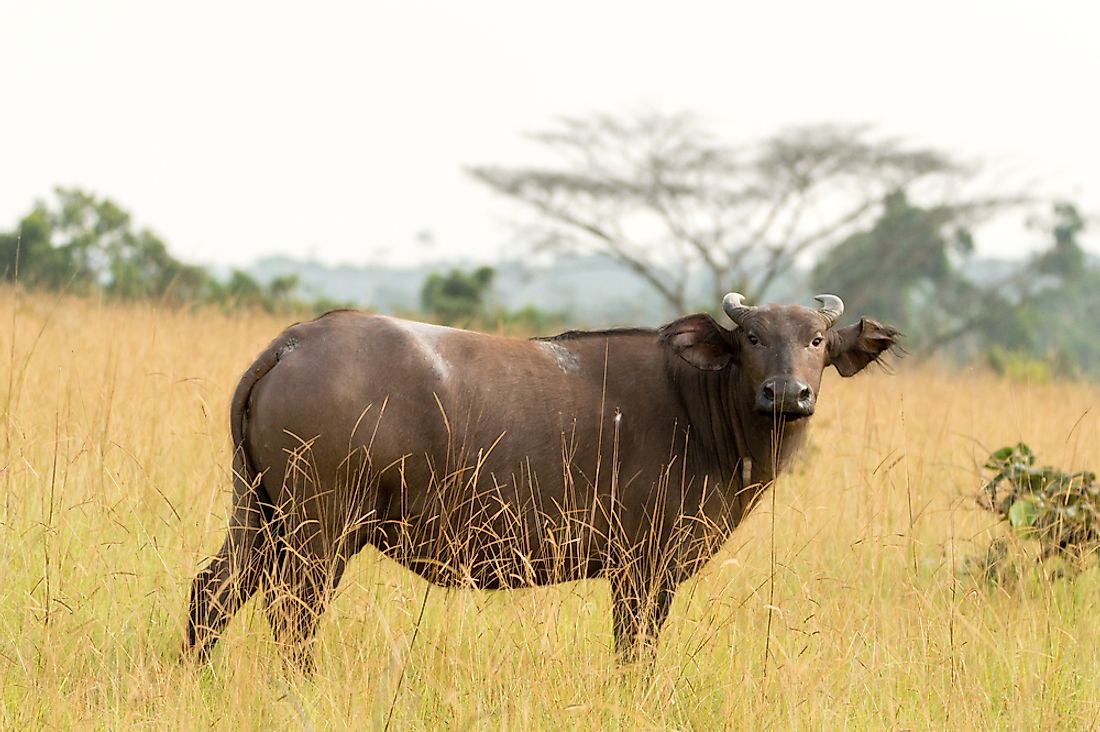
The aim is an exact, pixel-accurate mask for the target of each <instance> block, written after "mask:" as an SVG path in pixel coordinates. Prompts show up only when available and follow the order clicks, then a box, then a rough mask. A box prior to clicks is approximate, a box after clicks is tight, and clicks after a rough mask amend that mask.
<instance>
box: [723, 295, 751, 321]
mask: <svg viewBox="0 0 1100 732" xmlns="http://www.w3.org/2000/svg"><path fill="white" fill-rule="evenodd" d="M744 300H745V296H744V295H742V294H741V293H740V292H731V293H729V294H728V295H726V296H725V297H724V298H722V309H723V310H725V311H726V315H728V316H730V320H732V321H733V322H735V323H737V324H738V325H741V321H742V320H744V319H745V316H746V315H748V314H749V313H751V312H752V306H751V305H744V304H743V303H744Z"/></svg>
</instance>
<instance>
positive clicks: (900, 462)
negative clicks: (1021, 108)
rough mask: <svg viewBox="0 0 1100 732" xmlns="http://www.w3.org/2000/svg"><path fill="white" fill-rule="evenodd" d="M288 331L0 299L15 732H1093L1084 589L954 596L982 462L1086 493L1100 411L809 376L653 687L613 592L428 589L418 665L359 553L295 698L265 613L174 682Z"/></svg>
mask: <svg viewBox="0 0 1100 732" xmlns="http://www.w3.org/2000/svg"><path fill="white" fill-rule="evenodd" d="M286 324H287V323H286V322H285V320H284V319H283V318H279V317H274V316H269V315H261V314H247V315H242V314H236V315H224V314H221V313H219V312H214V311H204V312H199V313H189V312H185V311H177V310H167V309H158V308H156V307H154V306H149V305H128V306H120V305H105V304H100V303H96V302H89V301H81V300H71V299H60V300H58V299H55V298H48V297H44V296H33V295H27V294H17V293H15V292H14V291H12V290H11V289H7V290H0V409H2V410H3V415H4V416H3V419H4V424H3V427H4V434H3V439H2V441H0V496H2V498H0V568H2V570H0V571H2V572H3V575H2V578H0V725H2V726H3V727H4V728H7V729H27V728H31V729H36V728H72V727H90V728H99V729H121V728H127V729H128V728H135V727H147V728H153V729H197V728H208V727H217V728H222V729H254V728H263V729H282V728H287V729H297V728H306V729H318V730H320V729H343V728H353V727H354V728H363V727H374V726H383V725H385V723H386V721H387V720H389V721H390V722H391V728H393V729H438V728H441V727H462V728H467V727H474V728H507V729H529V728H548V729H558V728H563V727H566V728H599V729H716V728H731V729H746V728H752V729H781V730H786V729H903V728H913V729H929V728H949V729H993V728H997V729H1003V728H1012V729H1061V728H1064V729H1080V728H1089V727H1094V726H1095V725H1096V724H1097V721H1096V720H1097V719H1100V659H1098V653H1100V650H1098V649H1100V616H1098V613H1097V612H1096V608H1097V607H1098V605H1100V603H1098V602H1097V601H1098V599H1100V582H1098V578H1097V574H1098V573H1097V571H1096V570H1090V571H1087V572H1085V573H1083V574H1082V575H1080V577H1079V578H1078V579H1077V580H1076V581H1074V582H1068V581H1051V580H1048V579H1046V578H1045V577H1046V575H1045V573H1043V572H1035V573H1034V574H1035V577H1036V579H1035V580H1034V581H1033V582H1030V583H1025V584H1024V585H1023V586H1021V587H1019V588H1017V589H1015V590H1013V591H1012V592H1008V591H1005V590H1002V589H989V588H987V587H986V586H984V585H981V584H980V583H976V582H975V581H973V580H971V579H968V578H967V577H966V576H964V575H962V574H961V573H960V572H959V567H960V565H961V559H962V557H963V556H965V555H967V554H971V553H974V552H976V551H978V550H980V549H981V548H982V547H984V545H985V544H986V543H988V541H989V539H990V538H991V537H992V536H993V535H995V534H996V533H998V532H1000V531H1001V527H1000V526H999V525H997V523H996V521H995V519H994V517H993V516H992V515H990V514H987V513H984V512H982V511H980V510H979V509H977V508H976V506H975V505H974V502H973V500H972V495H973V493H974V492H975V490H976V489H977V487H978V486H979V484H980V483H979V481H980V478H979V476H978V466H980V464H981V463H982V461H983V460H984V458H985V456H986V455H987V454H988V452H989V451H990V450H992V449H993V448H996V447H999V446H1001V445H1003V444H1008V443H1013V442H1016V441H1018V440H1024V441H1026V442H1028V443H1030V444H1031V445H1032V446H1033V447H1034V448H1035V449H1036V451H1037V452H1038V453H1039V455H1040V457H1041V458H1042V459H1043V460H1044V461H1046V462H1051V463H1054V464H1058V465H1062V466H1065V467H1067V468H1074V469H1078V468H1083V467H1093V468H1097V467H1100V442H1098V439H1097V437H1098V434H1097V433H1098V430H1100V409H1097V408H1096V407H1097V406H1098V404H1100V392H1098V391H1097V389H1096V388H1095V387H1094V386H1092V385H1090V384H1079V383H1053V384H1034V385H1033V384H1029V383H1026V382H1020V381H1009V380H1006V379H1002V378H999V377H995V376H992V375H990V374H989V373H986V372H984V371H981V370H962V371H949V370H944V369H938V368H934V367H929V366H917V365H916V364H914V363H912V362H910V363H906V362H902V363H901V364H899V365H898V367H897V369H896V373H894V374H888V373H884V372H875V373H868V374H864V375H860V376H859V377H856V378H853V379H848V380H842V379H840V378H839V377H837V376H836V375H835V374H832V373H831V372H830V374H829V375H827V377H826V381H825V384H824V386H823V388H822V392H823V394H822V399H821V405H820V408H819V413H818V415H817V416H816V417H815V418H814V420H815V422H814V425H813V428H812V430H813V431H812V438H811V441H810V443H809V445H808V447H807V450H806V451H805V453H804V456H803V458H802V459H800V460H799V462H798V464H797V465H796V466H795V469H794V470H793V471H792V472H791V473H789V474H787V475H785V476H784V477H783V478H782V479H781V480H780V482H779V483H778V485H777V486H776V489H775V492H774V494H769V496H767V497H766V498H765V500H764V502H763V504H762V505H761V506H760V507H759V509H758V510H757V511H756V512H755V513H754V514H753V516H752V517H751V518H750V519H749V520H748V521H747V522H746V523H745V524H744V525H743V526H742V527H741V528H740V529H739V530H738V531H737V532H736V533H735V534H734V536H733V538H732V539H731V540H730V542H729V543H728V545H727V546H726V548H725V549H724V550H723V551H722V552H721V553H720V554H719V555H718V557H716V558H715V559H714V560H713V561H712V562H711V563H710V564H709V565H708V566H707V567H706V569H705V570H704V571H703V572H702V573H701V574H700V575H699V576H698V577H697V578H696V579H694V580H692V581H690V582H688V583H687V584H686V585H684V586H683V587H682V588H681V589H680V592H679V593H678V595H677V599H676V603H675V605H674V608H673V611H672V615H671V617H670V619H669V622H668V624H667V625H666V626H665V632H664V634H663V636H662V639H661V645H660V650H659V653H658V657H657V660H656V662H655V666H654V668H653V669H652V673H650V674H648V675H647V674H644V673H640V672H639V671H638V670H636V669H635V670H630V669H628V670H620V669H617V668H616V667H615V664H614V661H613V655H612V653H611V651H610V646H611V628H610V601H609V593H608V588H607V586H606V584H605V583H603V582H598V581H593V582H586V583H574V584H568V585H560V586H557V587H552V588H548V589H538V590H520V591H512V592H500V593H492V592H478V591H471V590H463V591H446V590H441V589H438V588H434V589H432V590H431V591H430V592H429V593H428V596H427V601H426V612H425V614H424V617H423V620H422V622H421V624H420V630H419V633H417V634H415V638H414V629H415V628H416V621H417V616H418V614H419V612H420V608H421V605H422V603H423V602H424V600H425V591H426V587H427V585H426V584H425V583H424V582H423V581H422V580H420V579H418V578H417V577H415V576H413V575H411V574H410V573H409V572H408V571H406V570H404V569H403V568H401V567H399V566H398V565H396V564H395V563H393V562H391V561H389V560H386V559H383V558H381V557H380V556H379V555H378V554H377V553H376V552H374V551H373V550H366V551H364V552H363V553H362V554H360V555H359V557H358V558H357V559H356V560H355V561H354V562H353V564H352V566H351V568H350V569H349V570H348V573H347V575H346V576H345V579H344V581H343V583H342V585H341V586H340V589H339V592H338V596H337V598H336V599H335V601H334V603H333V605H332V607H331V609H330V610H329V612H328V613H327V615H326V616H325V618H324V619H323V621H322V624H321V631H320V640H319V645H318V648H317V660H318V666H317V671H316V673H315V675H314V676H313V677H311V678H303V677H301V676H298V675H295V674H290V673H287V672H285V671H284V670H283V668H282V665H281V664H280V662H279V660H278V655H277V653H276V649H275V648H274V645H273V642H272V640H271V636H270V633H269V632H268V630H267V627H266V621H265V619H264V616H263V613H262V612H261V611H260V609H259V608H258V607H257V606H256V604H255V603H252V604H250V605H249V606H248V607H246V609H245V611H244V612H242V613H241V614H240V615H239V616H238V618H237V619H236V620H234V622H233V624H232V625H231V626H230V629H229V632H228V633H227V634H226V636H225V637H224V638H223V640H222V643H221V644H220V645H219V647H218V649H217V651H216V652H215V656H214V660H213V662H212V663H211V665H210V666H208V667H203V668H194V667H191V666H189V665H186V664H181V663H180V661H179V659H178V650H179V645H180V640H181V638H182V635H183V628H184V616H185V604H186V600H187V593H188V590H189V586H190V583H191V580H192V578H193V576H194V574H195V571H196V569H197V568H198V567H200V566H201V565H202V564H203V563H204V562H205V560H206V557H207V556H208V554H209V553H211V552H213V551H214V550H216V548H217V547H218V545H219V544H220V542H221V540H222V537H223V532H224V527H225V522H226V512H227V509H228V506H229V490H230V479H229V472H228V471H229V460H228V458H229V453H230V446H229V435H228V428H227V404H228V398H229V395H230V393H231V391H232V388H233V386H234V385H235V383H236V379H237V377H238V375H239V374H240V372H241V371H242V370H243V369H244V368H245V367H246V366H247V365H248V364H249V363H250V362H251V360H252V358H253V357H254V356H255V354H256V353H257V352H258V351H259V350H260V349H261V348H262V347H264V346H265V345H266V344H267V343H268V341H269V340H270V339H271V338H272V337H274V335H275V334H277V333H278V332H279V330H281V328H282V327H283V326H284V325H286ZM773 497H774V501H773ZM773 547H774V548H773ZM769 617H770V621H771V622H770V639H768V637H769V631H768V628H769ZM765 647H767V648H768V653H769V657H768V658H767V661H766V662H765ZM391 707H392V718H391Z"/></svg>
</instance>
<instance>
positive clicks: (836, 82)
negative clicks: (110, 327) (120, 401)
mask: <svg viewBox="0 0 1100 732" xmlns="http://www.w3.org/2000/svg"><path fill="white" fill-rule="evenodd" d="M1098 29H1100V5H1098V4H1096V3H1090V2H1051V1H1049V0H1048V1H1045V2H1035V3H1024V2H1013V1H1012V0H999V1H994V2H986V1H976V0H968V1H967V2H959V1H958V0H953V1H951V2H938V1H936V2H924V3H904V4H903V3H890V2H881V1H876V2H849V1H840V0H833V1H831V2H771V3H762V2H714V3H702V2H687V1H685V0H680V1H678V2H675V3H672V2H668V3H662V4H646V3H642V2H639V0H634V1H633V2H607V1H605V0H600V1H599V2H597V1H596V0H585V1H583V2H573V1H571V0H570V1H565V2H563V1H561V0H558V1H557V2H553V3H537V4H536V3H525V2H516V1H515V0H506V1H502V2H471V1H469V0H467V1H464V2H416V1H411V0H400V1H395V2H385V1H379V0H375V1H374V2H369V3H366V2H357V3H350V2H349V3H321V2H312V3H293V4H290V3H274V2H236V1H234V2H189V3H171V4H169V3H160V2H143V1H135V2H119V1H111V0H98V1H97V2H87V0H33V1H32V2H12V1H11V0H0V229H7V228H10V227H11V226H13V225H14V224H15V223H16V221H17V219H18V217H19V216H20V215H21V214H22V213H24V212H25V211H26V210H28V209H29V208H30V206H31V205H32V203H33V201H34V199H35V198H38V197H43V196H46V195H47V194H48V193H49V192H50V191H51V189H52V187H53V186H54V185H56V184H64V185H79V186H82V187H86V188H88V189H91V190H94V191H96V192H98V193H101V194H105V195H109V196H111V197H112V198H114V199H115V200H116V201H117V202H119V203H120V204H121V205H122V206H123V207H124V208H127V209H128V210H130V211H132V212H133V213H134V215H135V217H136V219H137V220H138V222H139V223H140V224H142V225H145V226H149V227H150V228H152V229H153V230H154V231H156V232H157V233H158V234H160V235H161V236H162V237H164V238H165V239H166V240H167V242H168V244H169V247H170V249H171V250H172V251H173V252H174V253H175V254H176V255H177V256H180V257H182V258H184V259H186V260H189V261H197V262H204V263H219V264H240V263H243V262H247V261H249V260H251V259H253V258H255V257H257V256H259V255H262V254H267V253H276V252H279V253H286V254H297V255H305V254H313V255H315V256H317V257H319V258H320V259H322V260H324V261H327V262H353V263H358V264H364V263H368V262H377V261H386V262H390V263H395V262H407V261H410V260H411V259H415V258H417V257H418V256H422V255H423V254H424V251H423V249H422V248H420V247H419V245H418V244H417V234H418V232H422V231H425V230H427V231H431V232H432V234H433V236H434V240H435V242H436V245H435V248H434V249H433V250H432V252H431V255H432V256H433V257H436V256H447V257H452V258H456V257H474V258H489V257H494V256H497V255H499V254H500V253H501V252H502V251H506V250H507V249H508V247H509V246H510V245H511V240H512V238H513V233H514V232H513V229H512V227H511V226H509V221H511V220H514V219H516V218H520V216H521V211H520V210H519V209H518V208H514V205H513V204H510V203H508V202H506V201H503V200H499V199H496V198H495V197H494V196H493V195H492V194H491V193H489V192H488V191H487V190H485V189H482V188H481V187H480V186H479V185H478V184H476V183H475V182H474V181H473V180H471V179H469V178H468V177H466V176H465V174H464V173H463V172H462V166H464V165H472V164H499V163H503V164H509V163H511V164H520V163H523V162H526V161H529V160H531V159H532V158H533V157H534V155H535V153H534V152H533V149H532V147H531V146H530V145H531V143H529V142H527V141H526V140H525V139H524V137H523V133H524V132H528V131H532V130H536V129H540V128H543V127H545V126H547V125H548V124H549V123H550V122H551V120H552V119H553V118H554V117H555V116H558V115H578V114H584V113H586V112H591V111H612V112H615V111H629V110H630V109H636V108H638V107H639V106H640V105H649V106H656V107H658V108H662V109H669V110H678V109H688V110H692V111H695V112H698V113H699V114H701V115H703V116H704V117H705V118H707V119H709V121H710V122H711V123H712V126H713V127H714V129H715V131H716V132H717V133H718V134H720V135H721V136H723V137H725V138H729V139H731V140H735V141H736V140H737V139H739V138H744V137H745V136H747V135H754V134H762V133H767V132H770V131H773V130H774V129H776V128H778V127H782V126H788V125H792V124H800V123H815V122H825V121H828V122H854V123H861V122H869V123H872V124H874V125H875V126H876V129H877V130H879V131H881V132H882V133H884V134H890V135H897V136H901V137H903V138H905V139H908V140H910V141H912V142H914V143H921V144H928V145H934V146H938V147H940V148H942V149H945V150H947V151H950V152H954V153H956V154H960V155H962V156H965V157H967V158H972V159H980V160H987V161H993V162H994V163H995V165H994V168H995V169H996V170H998V171H1009V172H1010V174H1011V180H1012V181H1013V182H1014V183H1016V184H1023V183H1028V184H1031V188H1030V190H1032V191H1033V192H1034V193H1036V194H1039V195H1051V196H1054V195H1057V196H1069V197H1071V198H1072V199H1074V200H1076V201H1078V202H1079V203H1081V204H1082V205H1083V208H1084V209H1085V210H1086V211H1087V212H1089V213H1090V214H1092V215H1093V216H1095V215H1096V214H1097V213H1100V94H1098V92H1097V89H1098V88H1100V44H1098V37H1097V33H1098ZM1093 226H1094V228H1100V222H1094V224H1093ZM991 232H992V233H991ZM1036 240H1037V235H1036V234H1031V233H1027V232H1025V231H1023V230H1022V227H1021V225H1020V223H1019V222H1018V221H1016V222H1013V223H1012V224H1011V225H1009V224H1007V223H1006V224H1002V225H1000V226H998V227H994V228H993V229H991V230H990V231H987V232H985V233H984V234H983V238H981V239H980V240H979V245H983V244H984V247H983V249H984V251H985V252H987V253H993V251H994V244H993V242H994V241H996V242H998V243H999V246H1002V247H1005V248H1006V249H1007V250H1011V251H1012V252H1014V253H1019V252H1021V251H1022V250H1023V249H1024V248H1026V247H1027V246H1028V244H1030V243H1034V242H1035V241H1036ZM1088 244H1089V245H1090V246H1093V245H1097V246H1100V242H1098V240H1097V237H1096V235H1095V232H1094V233H1093V235H1092V236H1091V237H1090V238H1089V240H1088ZM998 253H1000V252H998ZM1005 253H1007V252H1005Z"/></svg>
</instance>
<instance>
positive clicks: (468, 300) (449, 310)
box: [420, 267, 496, 324]
mask: <svg viewBox="0 0 1100 732" xmlns="http://www.w3.org/2000/svg"><path fill="white" fill-rule="evenodd" d="M495 275H496V272H495V271H494V270H493V268H492V267H478V268H477V269H475V270H473V271H470V272H464V271H462V270H460V269H452V270H451V271H450V272H447V273H446V274H440V273H439V272H433V273H432V274H430V275H428V278H427V279H426V280H424V285H423V286H422V287H421V289H420V304H421V306H422V307H423V308H424V312H425V313H427V314H428V315H431V316H432V317H434V318H435V319H437V320H439V321H441V322H443V323H448V324H453V323H459V322H468V321H470V320H472V319H473V318H476V317H478V316H479V315H483V314H484V312H485V306H486V303H487V299H488V295H489V287H490V286H491V285H492V283H493V277H494V276H495Z"/></svg>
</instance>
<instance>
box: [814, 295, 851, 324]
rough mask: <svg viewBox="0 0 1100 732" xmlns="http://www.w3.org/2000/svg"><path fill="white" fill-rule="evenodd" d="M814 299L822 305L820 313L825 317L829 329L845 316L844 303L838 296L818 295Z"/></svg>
mask: <svg viewBox="0 0 1100 732" xmlns="http://www.w3.org/2000/svg"><path fill="white" fill-rule="evenodd" d="M814 299H815V300H817V301H818V302H819V303H821V309H820V310H818V312H819V313H821V314H822V315H823V316H824V317H825V322H826V323H827V324H828V327H829V328H832V327H833V324H834V323H836V321H837V320H838V319H839V318H840V316H841V315H843V314H844V301H843V300H841V299H840V298H839V297H837V296H836V295H816V296H815V297H814Z"/></svg>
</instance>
